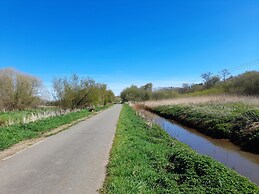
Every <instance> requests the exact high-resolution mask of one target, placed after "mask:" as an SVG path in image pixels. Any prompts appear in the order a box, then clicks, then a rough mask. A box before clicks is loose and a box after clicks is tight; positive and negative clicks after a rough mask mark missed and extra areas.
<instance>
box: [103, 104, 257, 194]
mask: <svg viewBox="0 0 259 194" xmlns="http://www.w3.org/2000/svg"><path fill="white" fill-rule="evenodd" d="M101 192H103V193H114V194H116V193H119V194H120V193H134V194H135V193H258V192H259V189H258V187H257V186H256V185H254V184H253V183H251V182H250V181H249V180H248V179H246V178H244V177H242V176H240V175H239V174H237V173H236V172H235V171H233V170H232V169H230V168H228V167H226V166H224V165H223V164H221V163H219V162H217V161H215V160H213V159H211V158H210V157H208V156H203V155H200V154H198V153H197V152H195V151H194V150H192V149H191V148H190V147H188V146H187V145H185V144H183V143H181V142H179V141H177V140H176V139H173V138H171V137H170V136H169V135H168V134H167V133H166V132H165V131H164V130H162V129H161V128H159V127H158V126H156V125H154V126H149V125H147V124H146V123H145V121H144V120H143V119H141V118H140V117H139V116H138V115H136V113H135V112H134V111H133V110H132V109H131V108H130V107H128V106H124V107H123V109H122V112H121V115H120V120H119V122H118V125H117V131H116V135H115V139H114V143H113V147H112V150H111V155H110V162H109V164H108V169H107V177H106V181H105V184H104V187H103V189H102V191H101Z"/></svg>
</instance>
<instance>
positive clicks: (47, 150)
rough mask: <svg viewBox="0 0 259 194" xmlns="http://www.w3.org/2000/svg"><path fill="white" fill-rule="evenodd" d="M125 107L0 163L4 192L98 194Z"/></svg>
mask: <svg viewBox="0 0 259 194" xmlns="http://www.w3.org/2000/svg"><path fill="white" fill-rule="evenodd" d="M120 110H121V105H115V106H113V107H112V108H109V109H107V110H104V111H102V112H101V113H99V114H97V115H95V116H93V117H91V118H89V119H87V120H85V121H83V122H80V123H78V124H76V125H74V126H72V127H70V128H69V129H68V130H65V131H63V132H61V133H58V134H56V135H54V136H51V137H48V138H46V139H44V140H43V141H41V142H40V143H38V144H35V145H33V146H31V147H29V148H27V149H25V150H23V151H22V152H20V153H17V154H15V155H14V156H13V157H11V158H8V159H6V160H1V161H0V193H1V194H2V193H4V194H9V193H10V194H16V193H17V194H23V193H26V194H32V193H33V194H41V193H44V194H45V193H48V194H52V193H53V194H54V193H55V194H59V193H60V194H66V193H73V194H77V193H80V194H81V193H82V194H85V193H97V190H98V189H100V188H101V187H102V184H103V181H104V178H105V168H106V167H105V166H106V165H107V162H108V158H109V151H110V149H111V145H112V140H113V137H114V133H115V129H116V124H117V122H118V118H119V114H120Z"/></svg>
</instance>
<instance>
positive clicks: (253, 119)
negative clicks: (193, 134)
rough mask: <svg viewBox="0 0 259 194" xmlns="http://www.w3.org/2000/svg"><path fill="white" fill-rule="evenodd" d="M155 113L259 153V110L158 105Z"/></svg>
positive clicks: (224, 105)
mask: <svg viewBox="0 0 259 194" xmlns="http://www.w3.org/2000/svg"><path fill="white" fill-rule="evenodd" d="M152 111H153V112H155V113H157V114H159V115H161V116H163V117H165V118H168V119H173V120H176V121H179V122H181V123H183V124H185V125H188V126H190V127H194V128H196V129H197V130H199V131H200V132H202V133H205V134H207V135H209V136H212V137H215V138H227V139H230V140H231V141H232V142H234V143H236V144H238V145H240V146H241V148H243V149H245V150H248V151H251V152H255V153H259V150H258V147H259V111H258V109H254V108H253V107H250V106H248V105H245V104H243V103H221V104H220V103H206V104H195V105H194V104H193V105H172V106H159V107H155V108H153V109H152Z"/></svg>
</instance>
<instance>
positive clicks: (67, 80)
mask: <svg viewBox="0 0 259 194" xmlns="http://www.w3.org/2000/svg"><path fill="white" fill-rule="evenodd" d="M53 89H54V92H55V97H56V103H55V105H58V106H60V107H62V108H69V109H75V108H85V107H92V108H93V107H97V106H103V105H106V104H108V103H112V102H114V101H115V96H114V94H113V92H112V91H111V90H108V89H107V85H106V84H102V83H96V82H95V81H94V80H92V79H89V78H88V79H85V78H80V77H78V76H77V75H72V76H71V77H64V78H56V79H54V80H53Z"/></svg>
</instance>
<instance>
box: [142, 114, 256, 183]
mask: <svg viewBox="0 0 259 194" xmlns="http://www.w3.org/2000/svg"><path fill="white" fill-rule="evenodd" d="M139 111H140V114H141V115H142V116H144V117H145V118H146V119H148V120H149V121H152V122H154V123H156V124H158V125H159V126H161V127H162V128H163V129H164V130H165V131H167V133H168V134H169V135H171V136H172V137H174V138H176V139H177V140H179V141H181V142H183V143H185V144H187V145H189V146H190V147H191V148H192V149H194V150H196V151H197V152H199V153H200V154H204V155H208V156H210V157H212V158H214V159H216V160H217V161H219V162H221V163H223V164H225V165H226V166H228V167H230V168H232V169H233V170H235V171H237V172H238V173H239V174H241V175H243V176H245V177H247V178H249V179H250V180H251V181H252V182H254V183H256V184H257V185H259V155H258V154H253V153H249V152H245V151H242V150H240V148H239V147H238V146H236V145H234V144H233V143H231V142H229V141H227V140H222V139H213V138H210V137H208V136H206V135H203V134H201V133H200V132H198V131H197V130H195V129H192V128H188V127H185V126H182V125H180V124H178V123H176V122H174V121H171V120H167V119H164V118H162V117H160V116H158V115H156V114H153V113H151V112H148V111H145V110H139Z"/></svg>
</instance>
